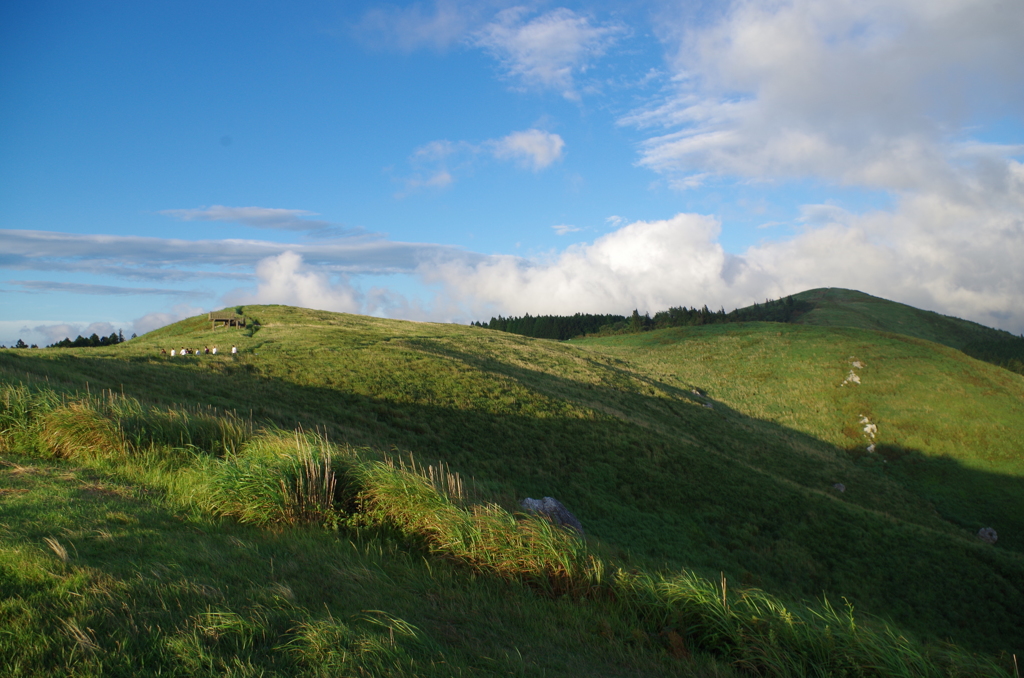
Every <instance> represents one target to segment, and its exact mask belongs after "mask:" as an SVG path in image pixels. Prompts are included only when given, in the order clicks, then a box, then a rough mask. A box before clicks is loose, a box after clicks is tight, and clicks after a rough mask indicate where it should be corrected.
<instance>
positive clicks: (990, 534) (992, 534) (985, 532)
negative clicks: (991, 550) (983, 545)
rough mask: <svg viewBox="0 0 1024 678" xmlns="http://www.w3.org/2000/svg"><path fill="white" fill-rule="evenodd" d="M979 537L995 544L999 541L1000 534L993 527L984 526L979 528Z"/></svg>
mask: <svg viewBox="0 0 1024 678" xmlns="http://www.w3.org/2000/svg"><path fill="white" fill-rule="evenodd" d="M978 539H980V540H982V541H986V542H988V543H989V544H995V543H996V542H997V541H999V535H998V534H996V531H995V530H993V529H992V528H991V527H983V528H981V529H980V530H978Z"/></svg>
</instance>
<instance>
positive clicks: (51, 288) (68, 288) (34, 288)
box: [7, 280, 210, 297]
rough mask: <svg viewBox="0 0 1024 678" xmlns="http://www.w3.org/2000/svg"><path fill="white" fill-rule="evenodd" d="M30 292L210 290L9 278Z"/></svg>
mask: <svg viewBox="0 0 1024 678" xmlns="http://www.w3.org/2000/svg"><path fill="white" fill-rule="evenodd" d="M7 284H8V285H16V286H18V287H21V288H22V289H23V290H24V291H26V292H29V293H45V292H65V293H69V294H94V295H99V296H104V297H109V296H128V295H137V294H141V295H166V296H175V297H206V296H210V293H209V292H199V291H189V290H175V289H169V288H152V287H119V286H114V285H90V284H86V283H65V282H52V281H49V280H8V281H7Z"/></svg>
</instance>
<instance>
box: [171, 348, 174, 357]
mask: <svg viewBox="0 0 1024 678" xmlns="http://www.w3.org/2000/svg"><path fill="white" fill-rule="evenodd" d="M171 357H172V358H173V357H174V349H173V348H172V349H171Z"/></svg>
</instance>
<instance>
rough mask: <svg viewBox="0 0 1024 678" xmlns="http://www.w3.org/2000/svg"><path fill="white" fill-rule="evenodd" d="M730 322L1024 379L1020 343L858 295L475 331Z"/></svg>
mask: <svg viewBox="0 0 1024 678" xmlns="http://www.w3.org/2000/svg"><path fill="white" fill-rule="evenodd" d="M735 322H784V323H794V324H799V325H817V326H820V327H855V328H859V329H866V330H874V331H877V332H891V333H893V334H902V335H904V336H908V337H914V338H916V339H924V340H926V341H933V342H935V343H937V344H943V345H945V346H950V347H952V348H955V349H958V350H960V351H963V352H964V353H966V354H967V355H969V356H971V357H972V358H976V359H978V360H984V361H985V362H989V363H992V364H994V365H998V366H999V367H1003V368H1005V369H1008V370H1011V371H1013V372H1017V373H1018V374H1024V337H1018V336H1015V335H1013V334H1011V333H1009V332H1006V331H1004V330H997V329H993V328H991V327H986V326H984V325H981V324H979V323H975V322H971V321H969V320H963V319H961V318H954V317H952V316H947V315H942V314H940V313H935V312H934V311H925V310H922V309H919V308H915V307H913V306H908V305H907V304H901V303H899V302H896V301H890V300H888V299H882V298H880V297H875V296H872V295H870V294H865V293H864V292H860V291H858V290H848V289H843V288H839V287H822V288H817V289H813V290H807V291H805V292H800V293H799V294H793V295H790V296H788V297H784V298H781V299H776V300H766V301H765V303H763V304H753V305H751V306H745V307H743V308H738V309H735V310H733V311H731V312H729V313H726V312H725V310H724V309H721V310H719V311H712V310H710V309H709V308H708V307H707V306H706V305H705V306H704V307H703V308H696V307H694V308H692V309H688V308H686V307H685V306H681V307H672V308H670V309H668V310H667V311H659V312H657V313H656V314H655V315H654V317H653V318H652V317H650V316H649V315H645V316H640V315H639V313H638V312H637V311H633V316H632V317H627V316H615V315H587V314H580V313H577V314H575V315H572V316H530V315H529V314H527V315H526V316H523V317H522V318H502V317H501V316H499V317H498V318H491V320H490V322H489V323H473V324H474V325H477V326H480V327H489V328H490V329H498V330H503V331H505V332H511V333H513V334H520V335H523V336H528V337H536V338H541V339H560V340H565V339H572V338H576V337H579V336H585V335H588V334H589V335H593V334H597V335H614V334H625V333H635V332H642V331H647V330H654V329H663V328H666V327H680V326H693V325H714V324H719V323H735Z"/></svg>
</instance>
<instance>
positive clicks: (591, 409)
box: [0, 307, 1024, 652]
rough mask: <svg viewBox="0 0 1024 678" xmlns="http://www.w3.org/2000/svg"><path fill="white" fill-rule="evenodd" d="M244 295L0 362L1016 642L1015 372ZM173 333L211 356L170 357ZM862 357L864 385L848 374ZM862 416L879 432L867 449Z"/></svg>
mask: <svg viewBox="0 0 1024 678" xmlns="http://www.w3.org/2000/svg"><path fill="white" fill-rule="evenodd" d="M244 311H245V313H246V315H247V316H249V317H255V318H257V319H258V320H259V321H260V323H261V326H260V329H259V330H258V331H256V332H255V333H251V332H250V331H248V330H247V331H245V332H240V331H238V330H225V329H219V330H216V331H213V330H210V328H209V324H208V322H207V321H206V320H205V318H203V317H200V318H195V319H192V320H188V321H183V322H181V323H177V324H175V325H172V326H169V327H167V328H164V329H162V330H159V331H157V332H154V333H151V334H149V335H146V336H144V337H141V338H139V339H136V340H133V341H131V342H128V343H126V344H123V345H120V346H118V347H116V348H111V349H70V350H47V351H19V352H11V351H9V352H4V353H3V354H0V369H2V373H0V376H2V377H3V379H4V380H5V381H9V382H12V381H21V382H29V383H32V384H34V385H37V386H40V387H49V388H55V389H63V390H65V391H85V390H87V389H88V390H90V391H92V392H98V391H99V390H101V389H111V390H113V391H115V392H117V393H124V394H125V395H127V396H131V397H135V398H138V399H140V400H142V401H143V402H148V403H154V404H160V405H164V406H167V405H174V404H184V405H189V406H193V407H199V408H201V407H207V406H213V407H216V408H225V409H233V410H235V411H237V412H238V413H239V415H241V416H242V417H243V418H248V417H250V416H251V417H252V419H253V420H254V422H255V425H260V424H273V425H275V426H279V427H283V428H294V427H296V426H301V427H305V428H306V429H307V430H312V429H317V428H318V429H320V430H321V431H323V432H324V433H325V434H326V435H327V436H328V437H329V438H330V439H332V440H338V441H344V442H348V443H352V444H356V445H370V446H374V447H376V448H378V449H385V450H386V449H390V448H397V449H398V450H399V451H402V452H409V453H412V454H413V455H414V456H415V457H416V458H417V459H418V460H420V461H421V462H424V463H431V462H434V461H435V460H443V461H445V462H446V463H447V464H449V465H450V467H451V468H452V469H454V470H457V471H459V472H460V473H462V474H463V475H464V476H466V477H472V478H473V479H475V487H476V488H477V491H478V492H479V493H480V494H481V495H482V496H486V497H489V498H492V499H494V500H497V501H498V502H499V504H502V505H504V506H505V507H506V508H512V507H514V502H515V500H516V499H519V498H522V497H523V496H528V495H529V496H534V497H539V496H544V495H551V496H555V497H558V498H559V499H561V500H562V501H563V502H564V503H565V504H566V505H568V506H569V507H570V509H572V510H573V511H574V512H575V513H576V514H577V515H578V516H579V517H580V518H581V520H582V521H583V523H584V526H585V527H586V529H587V533H588V536H589V537H590V538H591V540H592V543H593V544H594V547H595V548H597V549H598V550H599V552H601V553H604V554H606V555H607V556H608V557H613V558H617V559H619V561H620V562H624V563H627V566H634V567H638V568H641V569H645V570H648V571H650V570H651V569H652V568H655V567H661V566H666V567H669V568H675V569H678V568H682V567H686V568H690V569H694V570H696V571H697V572H699V573H702V574H705V575H708V576H713V577H714V578H716V579H717V578H718V575H719V573H720V572H721V573H724V575H725V576H726V578H727V579H728V580H729V581H731V582H734V585H735V586H738V587H743V586H759V587H761V588H764V589H766V590H768V591H771V592H773V593H775V594H778V595H781V596H783V597H784V598H786V599H790V600H796V599H800V598H818V597H820V596H822V595H823V594H827V595H828V597H829V598H830V599H831V600H840V599H841V597H843V596H845V597H846V598H847V599H849V600H850V601H852V602H853V603H854V604H855V605H856V606H857V609H858V610H859V611H862V612H868V613H873V614H876V615H882V616H887V617H891V618H892V619H893V620H895V622H896V623H897V624H898V625H899V626H901V627H903V628H905V629H908V630H909V631H912V632H913V633H915V634H917V635H918V636H920V637H922V638H925V639H930V640H943V639H953V640H955V641H957V642H960V643H964V644H966V645H968V646H969V647H973V648H975V649H979V650H984V651H992V652H998V651H1000V650H1014V649H1019V648H1018V647H1017V645H1019V639H1020V638H1024V620H1022V618H1021V615H1020V612H1019V611H1020V609H1024V595H1022V591H1024V577H1022V573H1024V558H1022V556H1021V544H1020V537H1019V534H1020V531H1019V528H1020V525H1019V520H1020V518H1019V516H1021V515H1024V511H1020V510H1017V507H1018V506H1019V503H1020V497H1021V496H1024V491H1022V488H1021V479H1020V478H1021V475H1020V466H1019V463H1020V445H1019V443H1020V441H1021V440H1022V437H1021V436H1022V427H1024V416H1022V412H1021V409H1020V407H1021V406H1020V403H1021V398H1022V396H1024V388H1022V385H1021V381H1022V380H1021V379H1020V378H1019V377H1016V376H1015V375H1012V374H1009V373H1007V372H1005V371H1001V370H998V369H997V368H992V367H990V366H987V365H984V364H981V363H977V362H976V361H971V360H969V359H966V358H964V357H963V356H961V355H960V354H957V353H955V352H953V351H948V350H946V349H942V348H941V347H936V346H934V345H932V344H927V343H925V342H920V341H909V340H895V339H891V338H886V341H888V342H890V343H888V344H886V343H885V342H881V340H880V339H879V337H881V335H878V334H877V333H872V332H866V331H858V330H842V331H837V330H833V329H827V328H813V327H796V326H778V325H768V324H764V325H751V326H738V325H730V326H712V327H707V328H694V329H691V330H667V331H662V332H653V333H648V334H644V335H639V336H637V337H616V338H612V339H608V340H602V341H594V342H591V341H587V342H584V343H582V344H581V345H568V344H557V343H554V342H547V341H537V340H530V339H524V338H522V337H516V336H512V335H506V334H502V333H497V332H492V331H489V330H485V329H480V328H466V327H459V326H451V325H435V324H415V323H406V322H398V321H386V320H379V319H372V318H363V317H357V316H349V315H340V314H331V313H325V312H317V311H308V310H302V309H294V308H288V307H247V308H245V309H244ZM250 334H251V336H250ZM232 343H237V345H238V346H239V348H240V350H241V354H240V355H239V357H238V358H236V359H232V358H231V357H230V356H229V355H226V349H228V348H229V347H230V345H231V344H232ZM574 343H575V342H574ZM183 344H184V345H188V346H192V347H197V346H198V347H202V346H203V345H213V344H217V345H218V346H219V348H220V354H219V355H218V356H216V357H213V356H205V355H204V356H198V357H186V358H178V357H176V358H173V359H172V358H168V357H162V356H160V355H159V350H160V348H166V349H168V350H169V349H170V348H172V347H174V348H178V347H180V346H181V345H183ZM944 351H945V352H944ZM754 356H756V357H754ZM851 356H852V358H851ZM853 360H860V361H862V363H863V364H864V365H865V367H863V368H856V371H857V372H858V373H859V375H860V378H861V383H860V385H847V386H840V384H841V382H842V381H843V380H844V379H845V378H846V377H847V376H848V372H849V371H850V369H852V367H851V363H852V361H853ZM883 366H885V368H886V369H883ZM872 379H875V381H872ZM976 382H977V383H976ZM695 390H698V393H694V391H695ZM879 390H881V392H883V393H885V394H887V395H886V398H882V399H877V398H874V397H873V396H872V394H874V393H876V392H879ZM701 392H706V393H707V396H705V395H701ZM901 400H902V403H901ZM972 400H976V402H975V403H973V404H972V402H970V401H972ZM965 401H967V402H965ZM709 406H710V407H709ZM860 417H867V418H868V419H869V420H870V421H871V422H873V423H875V424H876V425H877V426H878V443H879V444H878V447H877V448H876V449H877V450H878V452H876V453H874V454H873V455H869V454H867V453H863V448H865V447H866V446H867V445H868V444H869V442H870V441H868V440H867V439H865V438H863V431H862V429H863V424H861V423H860ZM897 422H899V424H898V425H897ZM896 431H900V432H901V433H900V436H903V437H889V436H892V435H893V434H894V433H895V432H896ZM903 432H905V434H906V435H904V433H903ZM975 433H977V434H978V435H979V436H984V438H983V439H984V440H985V441H986V444H985V446H984V447H982V446H979V445H976V444H974V443H975V438H974V435H975ZM858 436H861V437H860V438H858ZM913 436H916V437H913ZM958 436H959V437H958ZM1015 445H1016V447H1015ZM915 450H916V451H917V452H919V453H920V454H915V453H914V451H915ZM968 450H969V451H968ZM851 452H853V453H851ZM942 455H946V456H948V457H949V458H950V460H941V459H940V460H939V461H934V462H933V461H932V460H931V457H941V456H942ZM886 457H889V458H890V459H889V460H888V461H884V462H883V461H882V459H884V458H886ZM897 457H899V458H900V459H901V460H902V461H899V462H897V461H895V460H896V458H897ZM897 467H898V468H897ZM834 483H843V484H845V485H846V487H847V490H846V492H844V493H839V492H838V491H836V490H835V489H833V484H834ZM965 483H966V485H965ZM965 487H966V488H968V489H967V490H965V489H964V488H965ZM965 495H966V497H965ZM981 526H992V527H995V528H996V529H997V530H999V532H1000V535H1001V539H1000V542H999V544H998V545H997V546H996V547H992V546H990V545H987V544H984V543H982V542H980V541H978V540H977V539H976V538H975V537H974V536H973V533H974V532H975V531H976V530H977V528H978V527H981Z"/></svg>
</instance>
